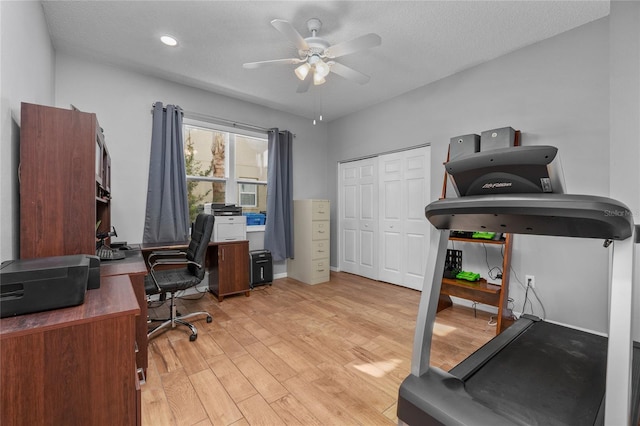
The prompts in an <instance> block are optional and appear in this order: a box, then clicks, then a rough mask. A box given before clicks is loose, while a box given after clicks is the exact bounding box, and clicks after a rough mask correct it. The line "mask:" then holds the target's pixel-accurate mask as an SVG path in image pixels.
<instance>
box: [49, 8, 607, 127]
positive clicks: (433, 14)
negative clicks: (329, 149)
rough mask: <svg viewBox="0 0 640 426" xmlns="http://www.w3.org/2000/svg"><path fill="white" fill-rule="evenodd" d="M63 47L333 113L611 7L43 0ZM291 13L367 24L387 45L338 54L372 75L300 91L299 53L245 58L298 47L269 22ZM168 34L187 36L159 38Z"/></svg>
mask: <svg viewBox="0 0 640 426" xmlns="http://www.w3.org/2000/svg"><path fill="white" fill-rule="evenodd" d="M43 7H44V13H45V18H46V21H47V25H48V26H49V31H50V34H51V38H52V42H53V46H54V48H55V49H56V51H59V52H66V53H70V54H73V55H77V56H81V57H88V58H92V59H95V60H99V61H103V62H107V63H110V64H114V65H118V66H122V67H125V68H128V69H132V70H135V71H138V72H142V73H145V74H148V75H152V76H156V77H162V78H165V79H168V80H172V81H176V82H180V83H183V84H186V85H190V86H193V87H197V88H200V89H205V90H209V91H212V92H216V93H220V94H224V95H229V96H232V97H235V98H239V99H243V100H247V101H250V102H253V103H256V104H260V105H265V106H268V107H272V108H275V109H278V110H282V111H287V112H290V113H293V114H297V115H300V116H303V117H307V118H313V117H314V115H317V114H318V113H319V112H321V113H322V114H323V115H324V119H325V120H326V121H330V120H333V119H336V118H339V117H342V116H344V115H346V114H349V113H351V112H355V111H358V110H361V109H363V108H366V107H368V106H371V105H374V104H376V103H379V102H382V101H384V100H387V99H390V98H392V97H394V96H397V95H400V94H402V93H405V92H407V91H410V90H413V89H415V88H417V87H420V86H424V85H425V84H428V83H430V82H433V81H435V80H438V79H440V78H443V77H446V76H448V75H451V74H454V73H456V72H459V71H461V70H464V69H466V68H469V67H472V66H474V65H477V64H479V63H482V62H485V61H488V60H490V59H493V58H496V57H498V56H501V55H504V54H506V53H508V52H511V51H514V50H516V49H519V48H521V47H524V46H527V45H529V44H532V43H535V42H537V41H540V40H543V39H546V38H549V37H551V36H554V35H556V34H559V33H561V32H564V31H567V30H569V29H571V28H575V27H577V26H579V25H582V24H585V23H588V22H590V21H593V20H595V19H598V18H601V17H604V16H607V15H608V14H609V2H608V1H575V0H574V1H280V2H274V1H238V0H236V1H44V2H43ZM276 18H277V19H284V20H287V21H289V22H291V23H292V24H293V25H294V27H296V29H297V30H298V31H299V32H300V34H302V36H303V37H307V36H308V35H309V34H308V31H307V28H306V21H307V20H308V19H310V18H319V19H320V20H321V21H322V23H323V27H322V29H321V30H320V31H319V33H318V36H321V37H323V38H326V39H327V40H328V41H329V42H330V43H331V44H335V43H339V42H341V41H347V40H351V39H353V38H355V37H358V36H360V35H363V34H367V33H371V32H374V33H377V34H379V35H380V36H381V37H382V45H381V46H378V47H375V48H372V49H369V50H367V51H363V52H358V53H354V54H352V55H348V56H345V57H343V58H340V60H339V61H340V62H341V63H343V64H344V65H347V66H349V67H352V68H354V69H356V70H359V71H361V72H364V73H365V74H368V75H370V76H371V80H370V81H369V83H367V84H365V85H359V84H356V83H353V82H350V81H347V80H345V79H343V78H342V77H340V76H338V75H336V74H333V73H332V74H330V75H329V76H328V77H327V83H325V84H324V85H322V86H317V87H313V86H312V87H311V89H310V90H309V91H308V92H307V93H302V94H299V93H296V89H297V87H298V83H299V81H298V80H297V78H296V77H295V75H294V73H293V69H294V66H293V65H273V66H270V67H263V68H260V69H244V68H243V67H242V64H243V63H245V62H254V61H262V60H269V59H280V58H290V57H294V56H296V49H295V48H294V47H293V45H292V44H291V43H290V42H289V41H288V40H287V39H286V38H285V37H284V36H283V35H282V34H281V33H279V32H278V31H276V30H275V29H274V28H273V27H272V26H271V24H270V21H271V20H273V19H276ZM165 33H168V34H171V35H173V36H175V37H176V38H177V39H178V40H179V45H178V46H177V47H175V48H169V47H166V46H164V45H162V44H161V43H160V42H159V40H158V38H159V36H160V35H162V34H165Z"/></svg>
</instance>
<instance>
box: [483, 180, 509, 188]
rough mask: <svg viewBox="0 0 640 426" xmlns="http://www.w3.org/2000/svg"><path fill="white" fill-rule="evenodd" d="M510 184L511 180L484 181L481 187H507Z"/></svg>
mask: <svg viewBox="0 0 640 426" xmlns="http://www.w3.org/2000/svg"><path fill="white" fill-rule="evenodd" d="M511 185H512V183H511V182H496V183H485V184H484V185H482V189H495V188H508V187H510V186H511Z"/></svg>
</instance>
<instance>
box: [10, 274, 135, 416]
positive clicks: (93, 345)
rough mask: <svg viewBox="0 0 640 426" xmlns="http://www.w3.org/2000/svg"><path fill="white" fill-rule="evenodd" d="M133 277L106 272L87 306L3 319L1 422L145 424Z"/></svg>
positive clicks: (87, 301) (90, 295) (85, 304)
mask: <svg viewBox="0 0 640 426" xmlns="http://www.w3.org/2000/svg"><path fill="white" fill-rule="evenodd" d="M139 313H140V309H139V307H138V303H137V302H136V299H135V296H134V294H133V290H132V287H131V284H130V280H129V277H127V276H124V275H123V276H116V277H106V278H103V279H102V280H101V284H100V288H99V289H95V290H88V291H87V293H86V295H85V300H84V303H83V304H81V305H78V306H73V307H69V308H62V309H56V310H51V311H46V312H38V313H33V314H27V315H19V316H16V317H9V318H3V319H2V320H0V365H2V368H0V379H1V383H2V388H1V392H2V398H1V402H0V404H1V405H0V424H2V425H3V426H9V425H43V424H51V425H62V424H69V425H70V424H75V425H105V426H107V425H108V426H111V425H135V424H140V418H141V416H140V388H139V383H138V381H137V374H136V366H135V354H134V346H135V317H136V316H137V315H139Z"/></svg>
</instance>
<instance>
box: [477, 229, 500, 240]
mask: <svg viewBox="0 0 640 426" xmlns="http://www.w3.org/2000/svg"><path fill="white" fill-rule="evenodd" d="M495 236H496V233H495V232H480V231H477V232H474V233H473V235H472V236H471V238H482V239H483V240H492V239H493V237H495Z"/></svg>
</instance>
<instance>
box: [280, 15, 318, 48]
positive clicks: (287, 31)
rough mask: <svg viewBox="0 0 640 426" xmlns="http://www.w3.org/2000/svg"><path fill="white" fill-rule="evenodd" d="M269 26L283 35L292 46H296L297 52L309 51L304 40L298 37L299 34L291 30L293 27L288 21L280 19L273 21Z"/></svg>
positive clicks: (293, 29)
mask: <svg viewBox="0 0 640 426" xmlns="http://www.w3.org/2000/svg"><path fill="white" fill-rule="evenodd" d="M271 25H273V27H274V28H275V29H276V30H278V31H280V32H281V33H282V34H284V36H285V37H287V38H288V39H289V40H290V41H291V42H293V44H294V45H295V46H296V48H297V49H298V50H309V45H308V44H307V42H306V41H304V38H303V37H302V36H301V35H300V33H299V32H298V31H297V30H296V29H295V28H293V25H291V23H289V22H288V21H283V20H282V19H274V20H273V21H271Z"/></svg>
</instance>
